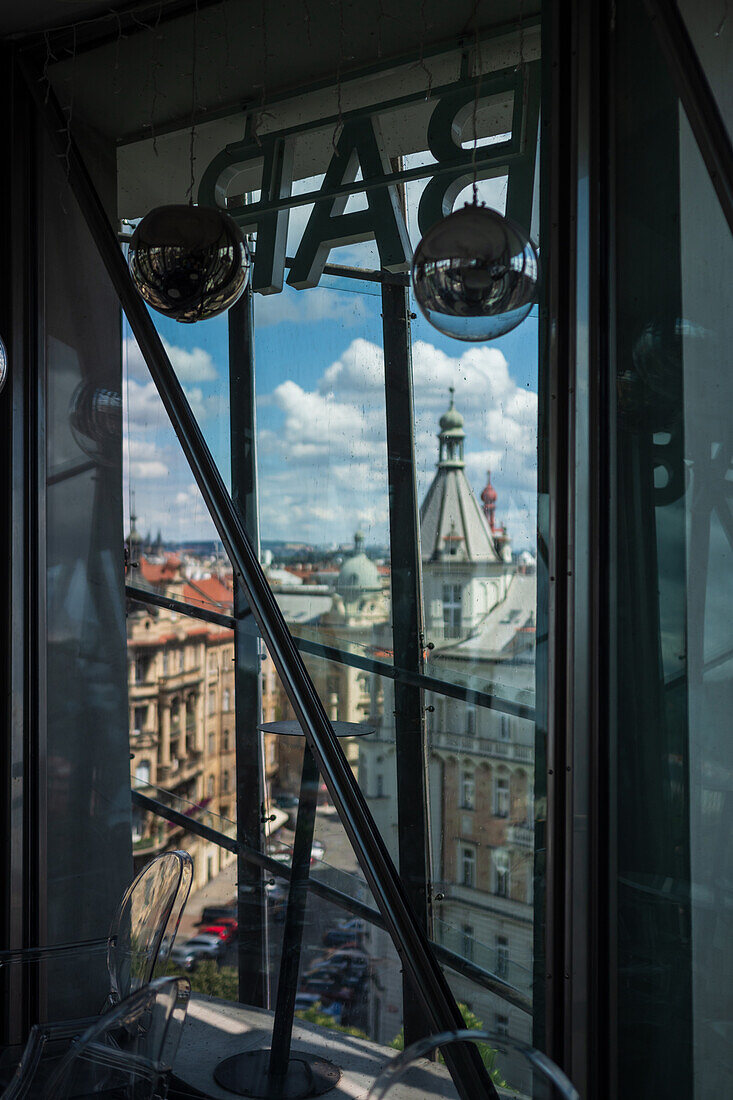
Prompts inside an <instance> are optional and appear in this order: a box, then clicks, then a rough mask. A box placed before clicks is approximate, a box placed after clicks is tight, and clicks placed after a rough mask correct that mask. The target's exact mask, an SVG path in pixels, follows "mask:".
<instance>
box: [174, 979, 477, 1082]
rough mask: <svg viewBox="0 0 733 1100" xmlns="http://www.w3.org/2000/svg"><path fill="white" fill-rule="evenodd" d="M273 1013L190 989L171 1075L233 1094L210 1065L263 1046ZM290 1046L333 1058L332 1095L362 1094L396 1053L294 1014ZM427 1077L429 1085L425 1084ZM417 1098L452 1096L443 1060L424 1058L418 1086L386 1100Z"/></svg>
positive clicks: (183, 1080) (213, 1065) (270, 1028)
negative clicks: (336, 1069) (338, 1071)
mask: <svg viewBox="0 0 733 1100" xmlns="http://www.w3.org/2000/svg"><path fill="white" fill-rule="evenodd" d="M272 1019H273V1016H272V1013H271V1012H266V1011H264V1010H262V1009H255V1008H249V1007H245V1006H242V1005H234V1004H230V1003H229V1002H227V1001H221V1000H218V999H217V998H215V997H207V996H204V995H202V994H200V993H194V994H193V995H192V997H191V1003H190V1005H189V1009H188V1017H187V1020H186V1026H185V1029H184V1033H183V1037H182V1039H181V1046H180V1050H179V1053H178V1057H177V1059H176V1063H175V1074H176V1077H177V1078H178V1079H179V1080H180V1081H181V1082H183V1083H185V1084H186V1085H188V1086H192V1087H193V1088H194V1089H196V1090H197V1091H198V1092H200V1093H203V1094H204V1095H205V1096H210V1097H212V1098H214V1100H233V1096H234V1094H233V1093H232V1092H230V1091H229V1090H227V1089H223V1088H220V1087H219V1085H217V1083H216V1081H215V1080H214V1075H213V1071H214V1067H215V1066H216V1065H217V1064H218V1063H219V1062H220V1061H222V1060H223V1059H224V1058H229V1057H231V1056H232V1055H234V1054H237V1053H239V1052H243V1051H247V1050H257V1049H258V1048H262V1047H268V1046H269V1043H270V1036H271V1033H272ZM293 1048H294V1049H297V1050H303V1051H306V1052H307V1053H310V1054H315V1055H317V1056H319V1057H321V1058H326V1059H328V1060H329V1061H331V1062H334V1063H335V1064H336V1065H337V1066H339V1068H340V1069H341V1071H342V1073H341V1080H340V1081H339V1083H338V1085H337V1086H336V1088H334V1089H332V1090H331V1091H330V1092H329V1093H327V1094H326V1095H327V1096H328V1097H333V1100H337V1098H338V1097H350V1098H352V1100H363V1098H366V1096H367V1094H368V1092H369V1089H370V1087H371V1085H372V1083H373V1081H374V1079H375V1078H376V1077H377V1076H378V1075H379V1073H380V1071H381V1070H382V1069H383V1068H384V1066H385V1064H386V1063H387V1062H388V1061H389V1060H390V1059H391V1058H393V1057H394V1056H395V1051H394V1050H391V1049H390V1048H389V1047H382V1046H379V1045H378V1044H377V1043H371V1042H368V1041H367V1040H365V1039H357V1038H353V1037H352V1036H350V1035H343V1034H340V1033H338V1032H333V1031H324V1029H323V1028H319V1027H316V1026H315V1025H313V1024H306V1023H302V1022H301V1021H297V1020H296V1024H295V1027H294V1029H293ZM428 1081H429V1086H428ZM393 1096H394V1100H418V1098H420V1100H422V1098H425V1097H435V1098H436V1100H437V1098H440V1100H455V1098H456V1097H457V1093H456V1091H455V1089H454V1087H453V1083H452V1081H451V1079H450V1076H449V1074H448V1072H447V1070H446V1069H445V1067H444V1066H440V1065H429V1064H427V1063H426V1064H425V1067H424V1074H421V1085H420V1087H419V1088H412V1087H409V1086H406V1087H403V1088H400V1087H397V1088H395V1090H394V1092H393V1093H392V1092H391V1093H390V1100H392V1097H393Z"/></svg>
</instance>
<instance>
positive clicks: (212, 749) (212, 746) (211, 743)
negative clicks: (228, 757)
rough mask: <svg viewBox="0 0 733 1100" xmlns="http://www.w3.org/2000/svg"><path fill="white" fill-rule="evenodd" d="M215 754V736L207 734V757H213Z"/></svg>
mask: <svg viewBox="0 0 733 1100" xmlns="http://www.w3.org/2000/svg"><path fill="white" fill-rule="evenodd" d="M215 752H216V734H215V733H210V734H209V756H213V755H214V753H215Z"/></svg>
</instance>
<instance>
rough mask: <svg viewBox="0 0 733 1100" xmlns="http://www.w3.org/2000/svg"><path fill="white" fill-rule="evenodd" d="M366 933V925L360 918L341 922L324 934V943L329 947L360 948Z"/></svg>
mask: <svg viewBox="0 0 733 1100" xmlns="http://www.w3.org/2000/svg"><path fill="white" fill-rule="evenodd" d="M365 932H366V924H365V922H364V921H363V920H359V918H358V917H354V918H353V919H352V920H340V921H337V922H336V924H334V925H333V927H331V928H329V929H327V931H326V932H324V934H323V943H324V944H325V945H326V946H327V947H345V946H346V945H347V944H353V945H354V946H355V947H358V946H359V945H360V941H361V939H362V937H363V935H364V933H365Z"/></svg>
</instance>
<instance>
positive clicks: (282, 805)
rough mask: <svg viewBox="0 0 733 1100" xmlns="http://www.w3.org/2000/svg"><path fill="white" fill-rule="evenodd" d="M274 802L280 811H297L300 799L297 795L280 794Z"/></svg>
mask: <svg viewBox="0 0 733 1100" xmlns="http://www.w3.org/2000/svg"><path fill="white" fill-rule="evenodd" d="M272 801H273V802H274V804H275V805H276V806H277V807H278V809H280V810H297V809H298V806H299V799H298V796H297V795H295V794H285V793H283V794H278V795H275V797H274V798H273V800H272Z"/></svg>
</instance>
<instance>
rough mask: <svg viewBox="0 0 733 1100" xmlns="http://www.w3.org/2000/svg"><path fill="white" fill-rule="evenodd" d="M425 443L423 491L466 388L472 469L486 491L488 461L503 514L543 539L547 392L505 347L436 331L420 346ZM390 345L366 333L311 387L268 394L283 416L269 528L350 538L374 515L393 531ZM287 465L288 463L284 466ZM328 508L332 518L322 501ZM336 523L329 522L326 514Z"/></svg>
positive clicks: (418, 409) (273, 453)
mask: <svg viewBox="0 0 733 1100" xmlns="http://www.w3.org/2000/svg"><path fill="white" fill-rule="evenodd" d="M413 362H414V380H415V385H414V391H415V445H416V459H417V472H418V491H419V496H420V499H422V497H423V496H424V494H425V492H426V491H427V488H428V485H429V484H430V480H431V479H432V477H433V475H434V473H435V463H436V461H437V457H438V450H437V449H438V441H437V438H436V437H437V433H438V420H439V418H440V416H441V414H442V413H443V412H444V411H445V409H446V408H447V405H448V397H449V394H448V390H449V387H451V386H453V387H454V388H455V401H456V406H457V408H458V409H459V410H460V411H461V412H462V413H463V415H464V419H465V431H466V453H465V457H466V475H467V477H468V479H469V482H470V484H471V486H472V487H473V489H474V491H475V492H477V493H479V492H480V490H481V488H482V487H483V485H484V484H485V482H486V472H487V470H489V469H490V470H491V471H492V480H493V482H494V485H495V486H496V488H497V490H498V492H499V505H498V519H499V520H500V521H501V522H506V523H507V527H508V528H509V531H510V534H511V535H512V537H513V538H514V541H515V545H524V544H533V543H534V509H535V504H534V495H535V491H536V432H537V395H536V393H534V392H532V391H530V390H528V389H522V388H521V387H519V386H517V384H516V382H515V381H514V380H513V378H512V376H511V373H510V370H509V365H508V363H507V361H506V358H505V357H504V355H503V353H502V352H501V351H500V350H499V349H498V348H495V347H486V346H481V347H478V346H477V347H471V348H468V349H467V350H466V351H465V352H463V354H461V355H459V356H450V355H448V354H446V353H445V352H443V351H441V350H440V349H439V348H436V347H434V346H433V345H432V344H429V343H427V342H425V341H418V342H417V343H416V344H415V346H414V349H413ZM383 371H384V368H383V361H382V349H381V348H380V347H379V346H377V345H376V344H373V343H371V342H370V341H368V340H365V339H363V338H361V337H358V338H357V339H355V340H353V341H352V342H351V343H350V344H349V345H348V347H346V348H345V349H344V351H343V352H342V354H341V355H340V356H339V358H338V359H337V360H335V361H334V362H333V363H331V364H329V366H327V367H326V369H325V370H324V371H323V373H322V375H321V377H320V378H319V379H318V381H317V383H316V385H315V386H314V387H313V389H311V390H306V389H304V388H303V387H302V386H300V385H298V383H296V382H294V381H292V380H288V381H286V382H283V383H281V384H280V385H279V386H277V387H276V388H275V390H274V391H273V392H272V393H271V394H269V395H266V402H265V403H266V404H267V406H268V408H269V409H272V407H273V406H274V407H275V408H277V409H278V410H279V412H280V413H281V415H282V423H281V426H280V427H279V428H278V429H277V430H274V429H268V430H267V431H263V432H261V434H260V439H259V446H260V459H261V461H262V468H263V472H262V475H261V499H262V507H263V521H262V533H263V537H265V538H267V537H270V538H295V539H303V540H304V541H316V542H323V541H326V540H327V539H328V538H331V539H334V540H335V541H339V540H341V539H346V538H348V536H349V532H350V529H351V528H353V529H356V527H357V526H363V527H365V528H366V529H367V534H368V535H369V532H370V528H371V532H372V536H373V537H374V538H375V539H380V540H382V541H386V537H387V519H388V500H389V496H388V482H387V448H386V428H385V411H384V373H383ZM283 470H286V471H288V472H287V473H286V474H284V475H283V472H282V471H283ZM323 509H326V511H327V512H328V515H329V516H333V519H332V520H329V519H328V518H327V516H326V514H325V513H324V512H323ZM324 523H325V524H326V525H327V526H326V528H325V529H324V527H323V524H324Z"/></svg>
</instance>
